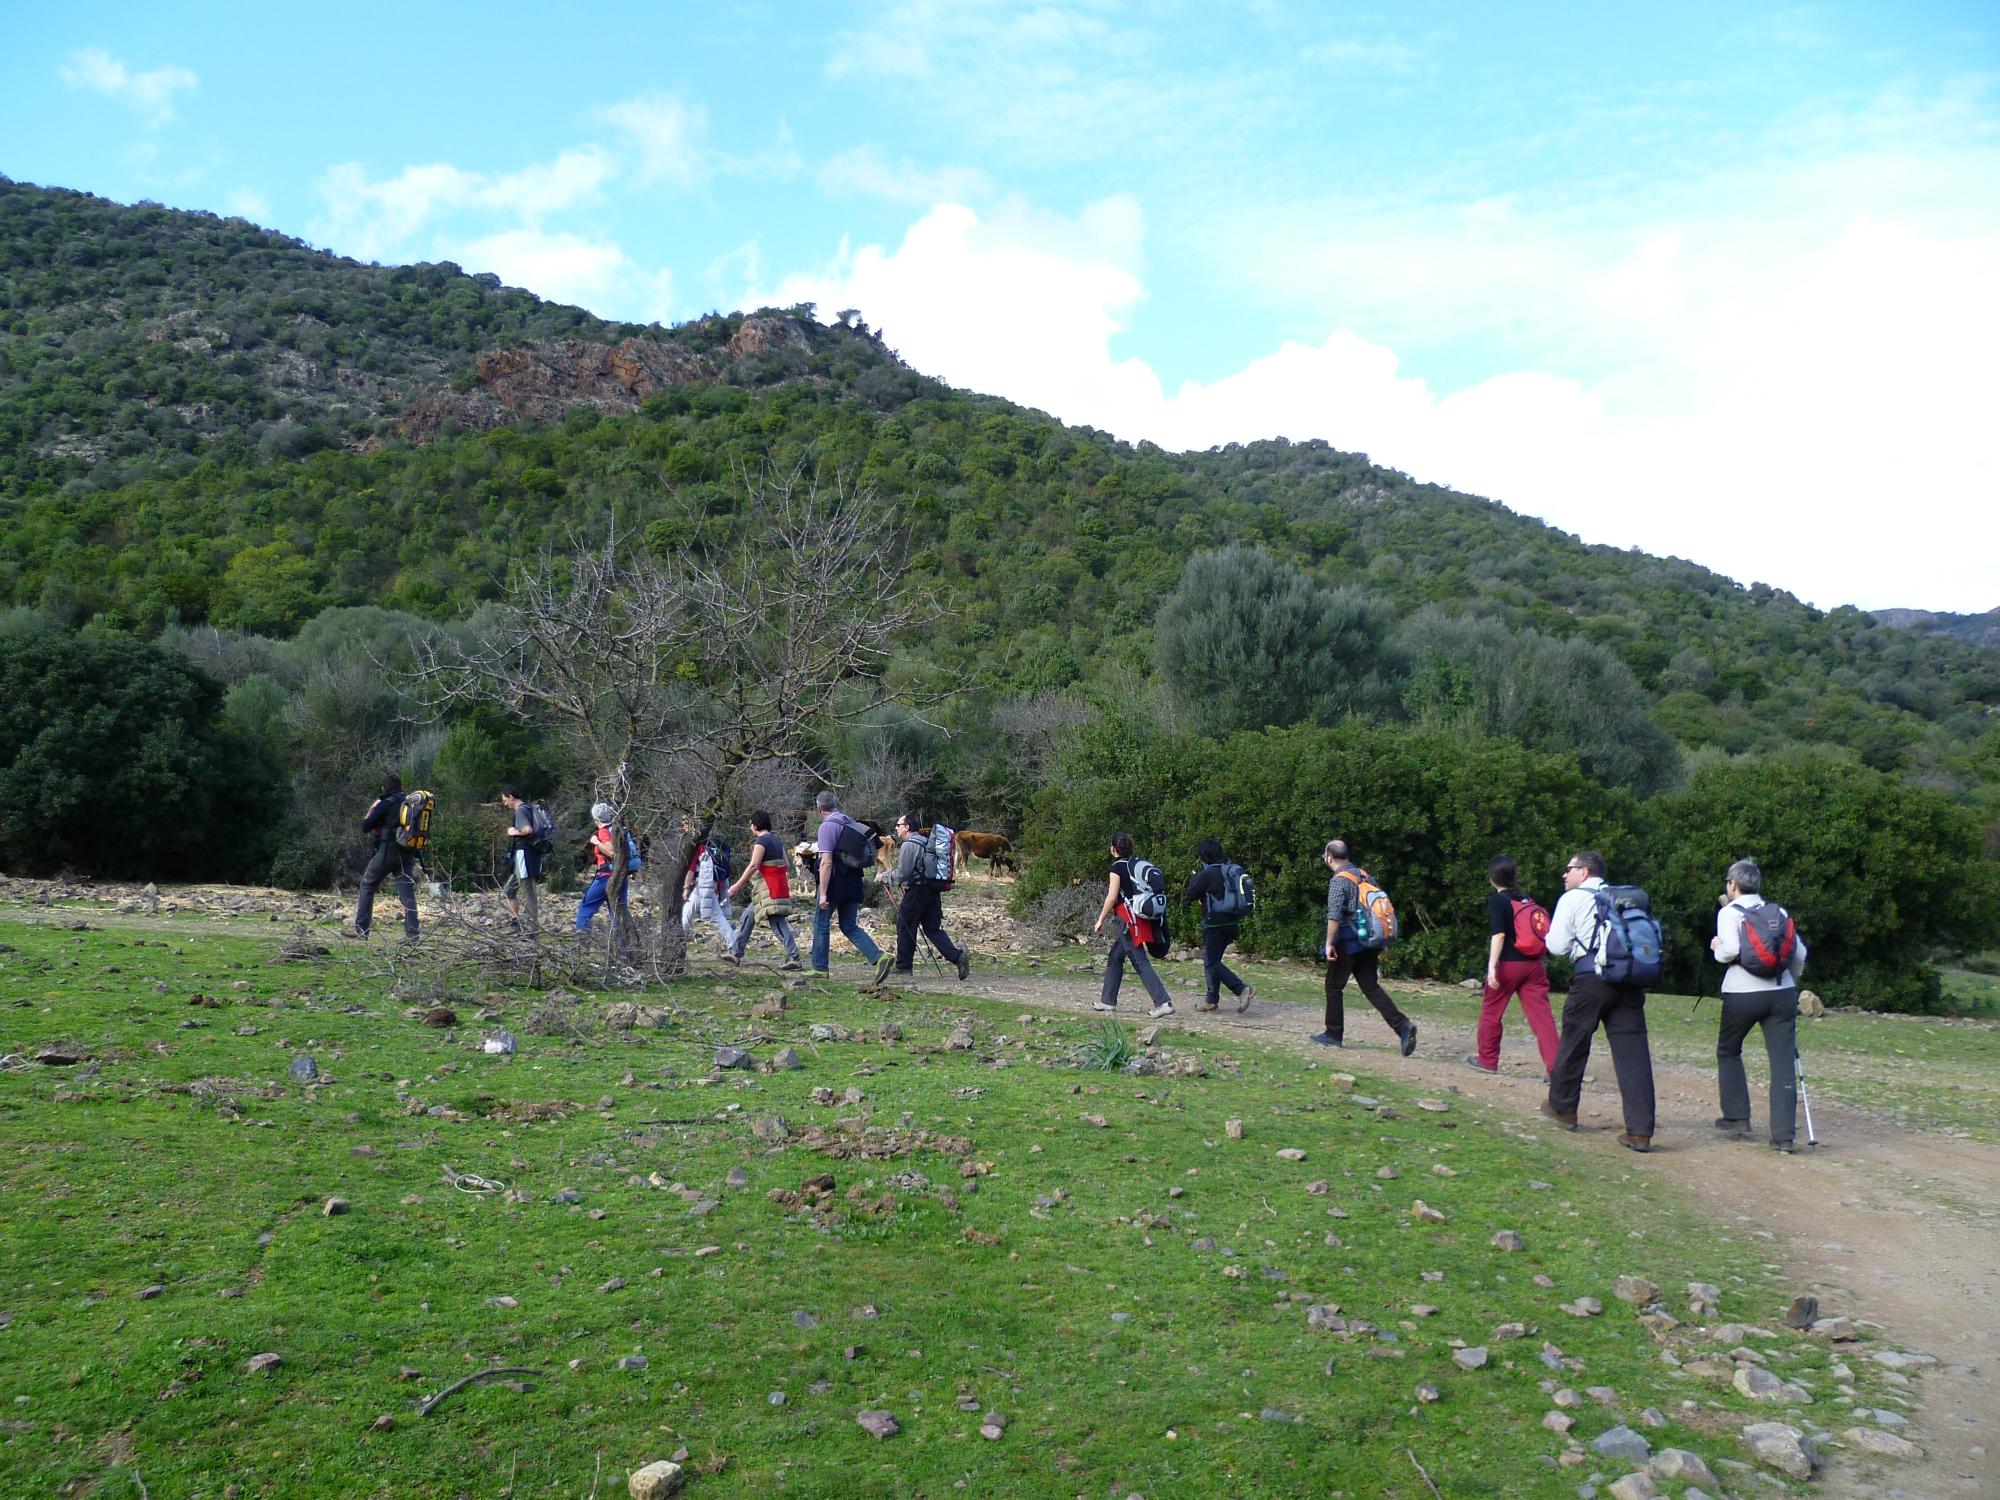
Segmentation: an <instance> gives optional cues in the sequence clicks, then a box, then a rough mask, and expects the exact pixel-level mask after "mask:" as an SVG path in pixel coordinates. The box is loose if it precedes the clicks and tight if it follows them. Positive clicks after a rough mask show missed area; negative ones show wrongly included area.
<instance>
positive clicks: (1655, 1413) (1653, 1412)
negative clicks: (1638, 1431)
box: [1638, 1406, 1667, 1430]
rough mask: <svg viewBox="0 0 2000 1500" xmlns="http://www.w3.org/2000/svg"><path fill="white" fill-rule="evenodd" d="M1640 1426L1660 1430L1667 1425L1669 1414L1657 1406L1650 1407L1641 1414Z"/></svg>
mask: <svg viewBox="0 0 2000 1500" xmlns="http://www.w3.org/2000/svg"><path fill="white" fill-rule="evenodd" d="M1638 1421H1639V1425H1640V1426H1641V1427H1651V1428H1654V1429H1656V1430H1657V1429H1658V1428H1661V1427H1664V1426H1666V1425H1667V1414H1666V1413H1665V1412H1663V1411H1661V1410H1660V1409H1659V1408H1658V1407H1657V1406H1649V1407H1647V1408H1646V1409H1645V1410H1644V1411H1642V1412H1640V1413H1639V1418H1638Z"/></svg>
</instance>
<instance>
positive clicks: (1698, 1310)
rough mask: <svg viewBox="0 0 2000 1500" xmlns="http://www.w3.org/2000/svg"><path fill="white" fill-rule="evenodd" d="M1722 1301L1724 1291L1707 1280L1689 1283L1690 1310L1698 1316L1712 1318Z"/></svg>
mask: <svg viewBox="0 0 2000 1500" xmlns="http://www.w3.org/2000/svg"><path fill="white" fill-rule="evenodd" d="M1721 1301H1722V1291H1721V1289H1720V1288H1719V1287H1716V1286H1713V1285H1711V1284H1710V1283H1708V1282H1706V1281H1690V1282H1689V1283H1688V1311H1689V1312H1691V1313H1693V1314H1694V1315H1695V1316H1696V1317H1697V1318H1712V1317H1714V1316H1715V1309H1716V1307H1717V1305H1718V1304H1719V1303H1720V1302H1721Z"/></svg>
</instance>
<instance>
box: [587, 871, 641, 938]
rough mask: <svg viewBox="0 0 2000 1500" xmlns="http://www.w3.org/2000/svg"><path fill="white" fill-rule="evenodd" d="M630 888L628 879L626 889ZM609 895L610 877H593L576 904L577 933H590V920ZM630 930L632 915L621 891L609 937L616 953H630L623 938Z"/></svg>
mask: <svg viewBox="0 0 2000 1500" xmlns="http://www.w3.org/2000/svg"><path fill="white" fill-rule="evenodd" d="M630 886H631V881H630V879H629V877H628V879H627V881H626V888H627V889H630ZM610 895H611V876H610V875H609V874H608V873H607V874H603V875H597V876H593V877H592V879H591V882H590V885H589V887H588V889H586V890H585V891H584V893H583V900H582V901H581V902H579V903H578V904H577V908H576V930H577V931H578V932H588V931H590V923H591V919H592V918H593V917H595V916H596V915H597V910H598V908H599V907H601V906H603V905H604V904H605V902H606V901H607V900H608V899H609V898H610ZM631 930H632V913H631V912H630V911H628V910H626V907H625V891H622V890H621V891H620V892H619V893H618V910H617V911H616V912H614V913H613V914H612V917H611V936H612V937H613V938H614V939H616V940H617V943H618V951H619V952H620V953H629V952H631V951H632V950H631V946H630V945H629V944H628V943H627V942H626V938H625V935H626V933H628V932H630V931H631Z"/></svg>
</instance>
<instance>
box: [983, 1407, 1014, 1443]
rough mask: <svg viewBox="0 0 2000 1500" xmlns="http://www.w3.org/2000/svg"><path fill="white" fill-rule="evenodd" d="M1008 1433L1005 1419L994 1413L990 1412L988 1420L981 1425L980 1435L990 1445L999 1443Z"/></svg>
mask: <svg viewBox="0 0 2000 1500" xmlns="http://www.w3.org/2000/svg"><path fill="white" fill-rule="evenodd" d="M1006 1431H1007V1423H1006V1421H1005V1419H1003V1418H1002V1417H1000V1416H998V1415H997V1414H995V1413H992V1412H988V1413H987V1416H986V1420H985V1421H984V1422H981V1423H980V1424H979V1435H980V1436H981V1437H983V1438H985V1439H986V1441H987V1442H989V1443H997V1442H999V1441H1000V1439H1001V1437H1002V1436H1003V1435H1004V1434H1005V1433H1006Z"/></svg>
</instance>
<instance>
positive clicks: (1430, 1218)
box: [1410, 1198, 1445, 1224]
mask: <svg viewBox="0 0 2000 1500" xmlns="http://www.w3.org/2000/svg"><path fill="white" fill-rule="evenodd" d="M1410 1217H1411V1218H1413V1219H1420V1220H1422V1221H1423V1222H1424V1223H1426V1224H1442V1223H1444V1222H1445V1216H1444V1215H1443V1214H1441V1213H1439V1212H1438V1211H1437V1210H1436V1209H1434V1208H1432V1207H1431V1206H1430V1205H1429V1204H1428V1203H1426V1202H1424V1200H1423V1199H1421V1198H1419V1199H1417V1201H1416V1202H1414V1203H1412V1204H1411V1205H1410Z"/></svg>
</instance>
